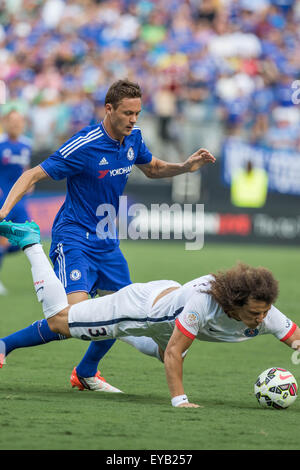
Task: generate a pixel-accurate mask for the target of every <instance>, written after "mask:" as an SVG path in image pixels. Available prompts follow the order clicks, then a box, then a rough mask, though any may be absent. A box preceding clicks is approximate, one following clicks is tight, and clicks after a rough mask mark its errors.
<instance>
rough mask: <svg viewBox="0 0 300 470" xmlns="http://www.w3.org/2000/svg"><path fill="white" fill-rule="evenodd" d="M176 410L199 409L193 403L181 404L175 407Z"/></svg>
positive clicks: (198, 406)
mask: <svg viewBox="0 0 300 470" xmlns="http://www.w3.org/2000/svg"><path fill="white" fill-rule="evenodd" d="M176 408H200V405H196V404H195V403H181V405H178V406H176Z"/></svg>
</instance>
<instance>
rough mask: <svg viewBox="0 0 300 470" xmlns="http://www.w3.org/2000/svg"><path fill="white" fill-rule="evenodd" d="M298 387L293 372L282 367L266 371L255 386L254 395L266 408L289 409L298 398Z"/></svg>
mask: <svg viewBox="0 0 300 470" xmlns="http://www.w3.org/2000/svg"><path fill="white" fill-rule="evenodd" d="M297 390H298V385H297V382H296V379H295V377H294V376H293V374H292V373H291V372H289V371H288V370H286V369H281V368H280V367H271V368H270V369H267V370H264V371H263V372H262V373H261V374H260V375H259V376H258V379H257V381H256V382H255V385H254V394H255V396H256V398H257V400H258V403H259V404H260V405H261V406H263V407H264V408H271V407H272V408H278V409H282V408H287V407H288V406H291V405H292V404H293V403H294V401H295V400H296V398H297Z"/></svg>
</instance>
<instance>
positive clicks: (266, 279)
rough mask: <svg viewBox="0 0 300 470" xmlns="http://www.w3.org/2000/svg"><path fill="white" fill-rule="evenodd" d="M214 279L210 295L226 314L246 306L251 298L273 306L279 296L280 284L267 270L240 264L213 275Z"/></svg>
mask: <svg viewBox="0 0 300 470" xmlns="http://www.w3.org/2000/svg"><path fill="white" fill-rule="evenodd" d="M212 275H213V276H214V279H213V280H212V282H211V287H210V289H209V291H208V292H207V293H208V294H210V295H212V297H213V298H214V299H215V300H216V302H218V304H219V305H221V307H222V308H223V310H224V312H225V313H228V312H231V311H233V310H234V309H235V308H237V307H242V306H243V305H245V304H246V303H247V302H248V300H249V297H251V298H252V299H254V300H259V301H263V302H265V303H266V304H268V305H270V304H273V303H274V302H275V300H276V298H277V296H278V282H277V281H276V279H274V277H273V274H272V273H271V271H269V270H268V269H267V268H264V267H258V268H254V267H252V266H249V265H247V264H243V263H238V264H237V265H236V266H234V267H233V268H231V269H228V270H227V271H218V272H217V273H216V274H212Z"/></svg>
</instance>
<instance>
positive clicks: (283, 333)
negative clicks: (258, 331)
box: [263, 305, 297, 341]
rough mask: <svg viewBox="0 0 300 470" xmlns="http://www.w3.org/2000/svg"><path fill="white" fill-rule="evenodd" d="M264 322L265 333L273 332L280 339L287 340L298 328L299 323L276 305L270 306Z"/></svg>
mask: <svg viewBox="0 0 300 470" xmlns="http://www.w3.org/2000/svg"><path fill="white" fill-rule="evenodd" d="M263 323H264V333H271V334H273V335H274V336H276V338H278V339H279V340H280V341H285V340H287V339H288V338H289V337H290V336H291V335H292V334H293V333H294V331H295V330H296V328H297V325H296V324H295V323H294V322H293V321H292V320H290V319H289V318H288V317H286V316H285V315H284V314H283V313H282V312H281V311H280V310H278V308H276V307H274V305H272V307H271V308H270V310H269V312H268V314H267V316H266V318H265V319H264V321H263Z"/></svg>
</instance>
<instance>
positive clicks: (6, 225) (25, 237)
mask: <svg viewBox="0 0 300 470" xmlns="http://www.w3.org/2000/svg"><path fill="white" fill-rule="evenodd" d="M0 235H1V236H3V237H5V238H7V239H8V241H9V242H10V243H11V244H12V245H17V246H19V247H20V248H24V247H26V246H27V245H33V244H35V243H40V241H41V237H40V228H39V226H38V225H37V224H36V223H35V222H33V221H32V222H25V224H17V223H14V222H11V221H9V222H7V221H6V220H3V221H2V222H0Z"/></svg>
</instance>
